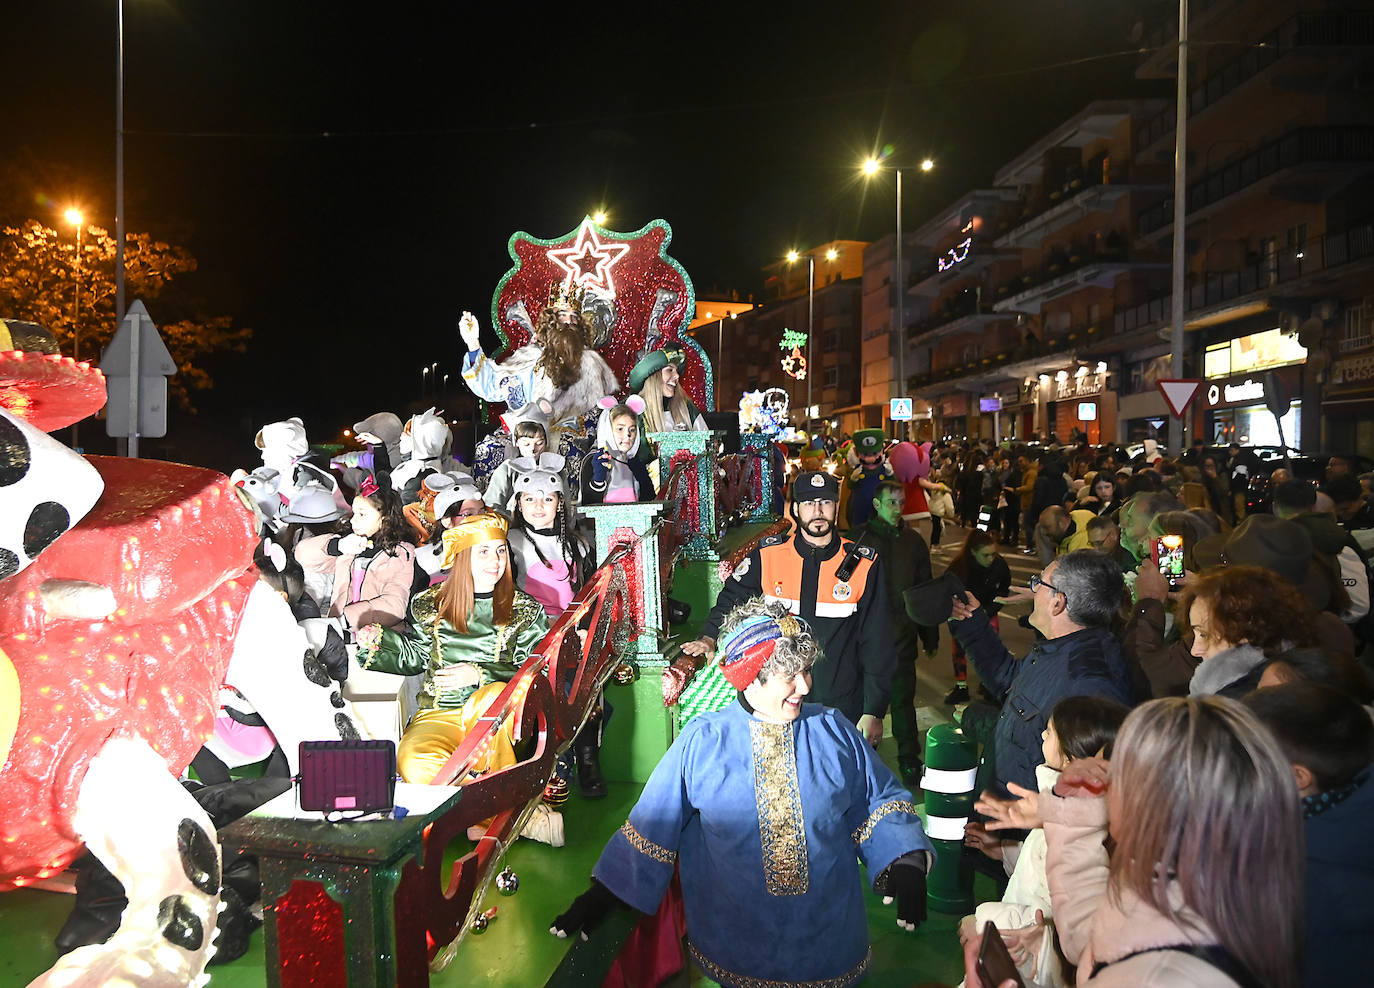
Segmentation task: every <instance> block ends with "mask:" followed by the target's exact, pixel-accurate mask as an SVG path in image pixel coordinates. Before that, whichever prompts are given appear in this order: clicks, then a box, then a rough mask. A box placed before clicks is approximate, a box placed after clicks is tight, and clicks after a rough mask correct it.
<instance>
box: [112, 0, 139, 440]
mask: <svg viewBox="0 0 1374 988" xmlns="http://www.w3.org/2000/svg"><path fill="white" fill-rule="evenodd" d="M115 12H116V28H115V324H116V325H118V324H119V323H120V322H121V321H122V320H123V319H124V0H117V2H116V4H115ZM133 384H134V386H135V387H136V386H137V384H138V382H137V381H135V382H133ZM131 425H132V423H131Z"/></svg>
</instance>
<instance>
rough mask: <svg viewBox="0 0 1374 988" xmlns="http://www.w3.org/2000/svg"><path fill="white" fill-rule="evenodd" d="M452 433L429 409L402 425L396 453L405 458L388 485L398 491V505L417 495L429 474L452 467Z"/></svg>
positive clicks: (409, 500) (413, 498)
mask: <svg viewBox="0 0 1374 988" xmlns="http://www.w3.org/2000/svg"><path fill="white" fill-rule="evenodd" d="M452 448H453V433H452V432H451V431H450V430H449V427H448V423H447V422H445V421H444V420H443V419H442V418H441V417H440V416H439V415H438V414H437V413H436V411H435V410H434V409H433V408H430V409H426V410H425V411H423V412H421V413H420V414H419V415H413V416H411V418H410V421H409V422H407V423H406V425H405V432H404V433H402V435H401V439H400V451H401V454H402V456H404V457H406V459H405V460H404V461H403V462H402V463H400V464H399V465H398V466H397V467H396V469H395V471H394V472H393V473H392V474H391V484H392V486H393V487H395V488H396V490H398V491H400V492H401V499H402V503H404V504H409V503H410V502H412V501H414V500H416V499H417V498H418V497H419V496H420V483H421V481H423V480H424V479H425V477H427V476H428V475H429V474H431V473H443V472H444V471H446V470H448V469H450V468H451V467H452V466H453V461H452V458H451V457H450V456H449V452H450V450H451V449H452Z"/></svg>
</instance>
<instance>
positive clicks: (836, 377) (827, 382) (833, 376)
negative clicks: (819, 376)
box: [821, 367, 840, 388]
mask: <svg viewBox="0 0 1374 988" xmlns="http://www.w3.org/2000/svg"><path fill="white" fill-rule="evenodd" d="M839 386H840V369H839V368H838V367H827V368H826V369H825V377H824V379H823V380H822V382H821V387H823V388H838V387H839Z"/></svg>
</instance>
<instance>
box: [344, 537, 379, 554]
mask: <svg viewBox="0 0 1374 988" xmlns="http://www.w3.org/2000/svg"><path fill="white" fill-rule="evenodd" d="M371 544H372V540H371V539H367V538H364V537H363V536H361V535H359V534H358V533H357V532H349V533H348V534H347V535H345V536H343V537H342V538H340V539H339V553H340V554H341V555H345V556H356V555H357V554H358V553H360V552H362V551H363V550H364V549H366V548H367V547H368V546H370V545H371Z"/></svg>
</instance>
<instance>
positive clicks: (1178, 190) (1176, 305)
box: [1169, 0, 1188, 456]
mask: <svg viewBox="0 0 1374 988" xmlns="http://www.w3.org/2000/svg"><path fill="white" fill-rule="evenodd" d="M1174 100H1175V102H1174V106H1175V109H1174V114H1175V120H1174V244H1173V247H1174V250H1173V297H1172V298H1171V299H1170V303H1171V304H1170V306H1169V308H1170V313H1169V315H1170V321H1171V322H1172V323H1173V325H1172V326H1171V327H1170V328H1169V343H1170V346H1172V348H1173V354H1172V355H1171V357H1170V360H1169V373H1170V374H1172V375H1173V376H1174V377H1175V378H1181V377H1182V376H1183V312H1184V298H1183V293H1184V291H1185V287H1184V284H1183V272H1184V256H1183V252H1184V247H1185V246H1186V241H1187V232H1188V231H1187V229H1186V226H1187V216H1188V0H1178V89H1177V91H1176V92H1175V94H1174ZM1169 452H1170V453H1172V454H1173V455H1174V456H1179V455H1180V454H1181V453H1182V452H1183V419H1182V418H1180V417H1179V416H1177V415H1170V416H1169Z"/></svg>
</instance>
